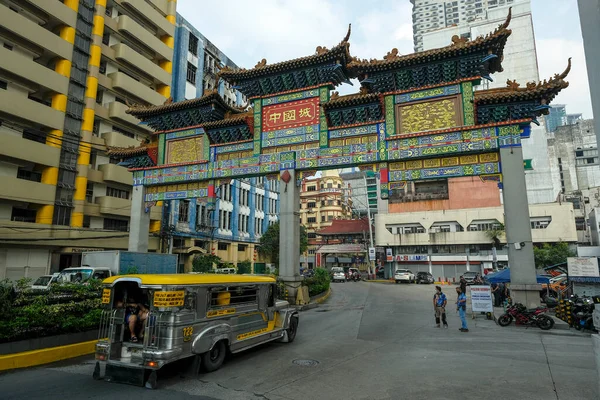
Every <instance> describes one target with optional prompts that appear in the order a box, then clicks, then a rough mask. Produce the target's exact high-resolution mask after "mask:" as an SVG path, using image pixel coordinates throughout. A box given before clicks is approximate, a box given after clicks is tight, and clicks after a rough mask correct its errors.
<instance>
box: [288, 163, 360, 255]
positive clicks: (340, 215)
mask: <svg viewBox="0 0 600 400" xmlns="http://www.w3.org/2000/svg"><path fill="white" fill-rule="evenodd" d="M350 198H351V196H350V193H349V190H348V188H347V184H346V183H345V182H344V181H343V180H342V178H340V175H339V174H338V173H337V171H335V170H331V171H323V172H321V177H320V178H319V177H309V178H306V179H304V180H302V189H301V191H300V223H301V224H302V225H304V227H305V228H306V232H307V234H308V250H307V252H306V253H305V254H302V255H301V257H300V262H301V264H302V266H306V267H312V266H315V265H316V264H315V254H316V252H317V250H318V248H319V246H320V245H321V244H320V243H319V241H318V239H317V234H316V232H318V231H320V230H321V229H323V228H325V227H328V226H331V224H332V223H333V222H332V221H333V220H335V219H351V218H352V203H351V200H350Z"/></svg>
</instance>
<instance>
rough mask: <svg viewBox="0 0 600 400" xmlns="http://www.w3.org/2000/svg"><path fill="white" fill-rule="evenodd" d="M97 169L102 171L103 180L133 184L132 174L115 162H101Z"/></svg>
mask: <svg viewBox="0 0 600 400" xmlns="http://www.w3.org/2000/svg"><path fill="white" fill-rule="evenodd" d="M98 170H99V171H100V172H102V173H103V175H104V180H105V181H108V182H117V183H121V184H123V185H129V186H132V185H133V174H132V173H131V172H129V171H127V168H125V167H121V166H120V165H116V164H103V165H100V166H98Z"/></svg>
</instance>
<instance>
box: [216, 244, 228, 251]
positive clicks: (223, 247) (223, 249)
mask: <svg viewBox="0 0 600 400" xmlns="http://www.w3.org/2000/svg"><path fill="white" fill-rule="evenodd" d="M218 249H219V250H221V251H227V249H229V243H221V242H219V246H218Z"/></svg>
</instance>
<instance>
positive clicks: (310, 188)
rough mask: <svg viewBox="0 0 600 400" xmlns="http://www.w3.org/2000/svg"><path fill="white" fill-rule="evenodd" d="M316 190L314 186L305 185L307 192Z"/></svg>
mask: <svg viewBox="0 0 600 400" xmlns="http://www.w3.org/2000/svg"><path fill="white" fill-rule="evenodd" d="M316 190H317V187H316V186H307V187H306V191H307V192H315V191H316Z"/></svg>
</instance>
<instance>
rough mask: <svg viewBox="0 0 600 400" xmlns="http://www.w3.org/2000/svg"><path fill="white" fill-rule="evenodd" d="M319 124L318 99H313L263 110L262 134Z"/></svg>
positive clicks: (267, 107) (268, 107) (276, 105)
mask: <svg viewBox="0 0 600 400" xmlns="http://www.w3.org/2000/svg"><path fill="white" fill-rule="evenodd" d="M318 123H319V98H318V97H313V98H310V99H305V100H298V101H293V102H289V103H282V104H275V105H272V106H266V107H264V108H263V113H262V130H263V132H268V131H276V130H279V129H289V128H297V127H300V126H306V125H315V124H318Z"/></svg>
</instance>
